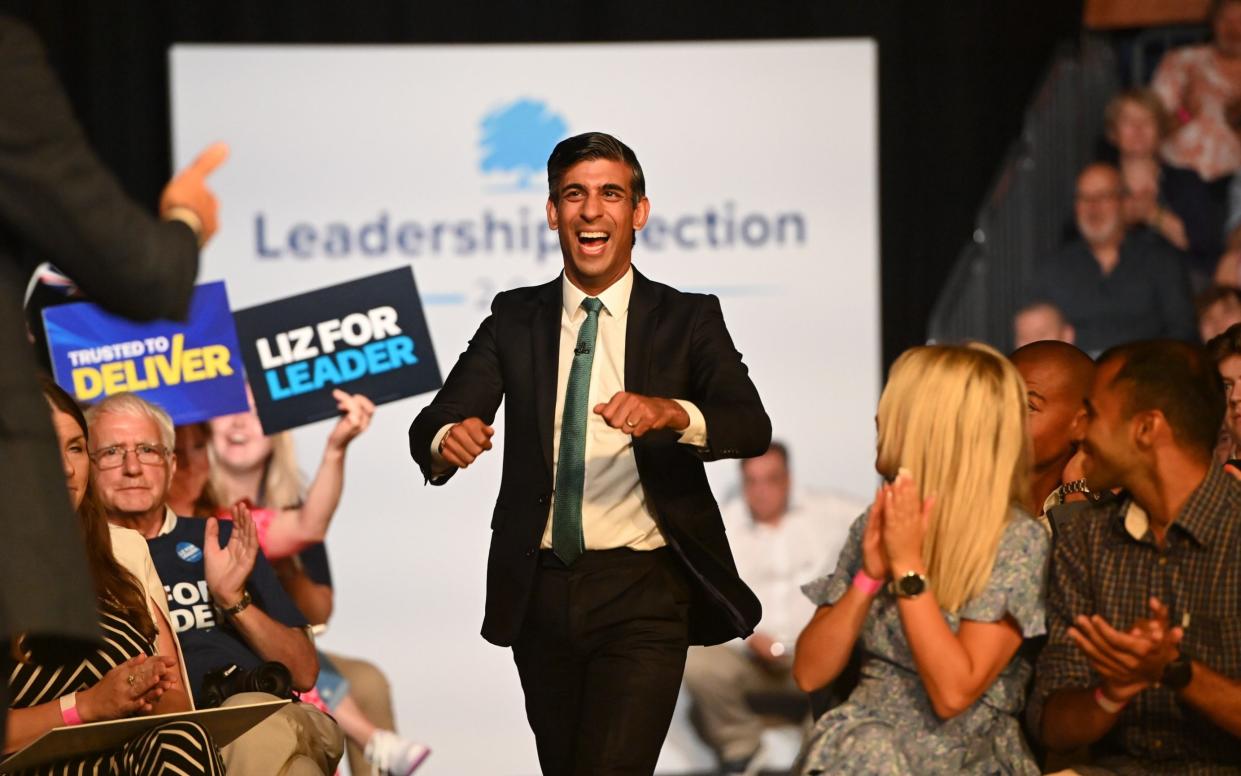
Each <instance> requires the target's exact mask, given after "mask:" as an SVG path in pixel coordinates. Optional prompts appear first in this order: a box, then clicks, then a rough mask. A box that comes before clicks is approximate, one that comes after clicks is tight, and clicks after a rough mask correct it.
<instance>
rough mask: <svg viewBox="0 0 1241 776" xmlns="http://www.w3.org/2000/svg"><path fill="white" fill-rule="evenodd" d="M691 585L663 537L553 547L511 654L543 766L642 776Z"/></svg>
mask: <svg viewBox="0 0 1241 776" xmlns="http://www.w3.org/2000/svg"><path fill="white" fill-rule="evenodd" d="M689 600H690V586H689V582H688V581H687V579H686V577H685V571H684V569H683V567H682V566H681V564H680V562H679V561H678V560H677V559H676V557H675V556H674V555H673V554H672V553H671V552H670V551H669V550H668V548H666V547H662V548H660V549H657V550H650V551H645V552H639V551H635V550H630V549H625V548H621V549H614V550H590V551H587V552H586V553H584V554H583V555H582V556H581V557H580V558H578V559H577V561H576V562H574V564H573V565H572V566H569V567H566V566H565V565H564V564H563V563H561V562H560V560H559V559H558V558H556V556H555V555H553V554H552V553H551V551H550V550H543V551H541V552H540V556H539V571H538V575H537V577H536V579H535V583H534V588H533V590H532V593H531V600H530V604H529V608H528V610H527V612H526V617H525V620H524V622H523V624H522V630H521V633H520V634H519V636H518V638H517V640H516V641H515V642H514V643H513V659H514V662H515V663H516V664H517V672H518V674H519V675H520V677H521V686H522V690H523V691H524V693H525V696H526V717H527V719H528V720H529V722H530V727H531V729H532V730H533V731H534V737H535V744H536V746H537V748H538V753H539V764H540V766H541V767H542V770H543V773H544V776H622V774H623V775H625V776H649V775H650V774H651V773H653V772H654V770H655V763H656V761H657V760H658V759H659V751H660V748H661V747H662V746H663V742H664V737H665V736H666V735H667V734H668V725H669V723H670V722H671V721H672V712H673V709H674V708H675V706H676V700H677V693H678V691H679V689H680V685H681V674H682V672H683V671H684V669H685V653H686V650H687V649H688V644H689V642H688V638H689V637H688V631H689V629H688V612H689Z"/></svg>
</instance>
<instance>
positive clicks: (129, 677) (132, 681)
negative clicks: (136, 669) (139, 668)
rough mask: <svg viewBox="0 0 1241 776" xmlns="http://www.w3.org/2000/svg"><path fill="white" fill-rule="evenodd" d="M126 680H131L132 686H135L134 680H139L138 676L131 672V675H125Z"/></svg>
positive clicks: (130, 684)
mask: <svg viewBox="0 0 1241 776" xmlns="http://www.w3.org/2000/svg"><path fill="white" fill-rule="evenodd" d="M125 681H127V682H129V686H130V687H133V686H134V682H136V681H138V677H136V676H134V675H133V674H130V675H129V676H127V677H125Z"/></svg>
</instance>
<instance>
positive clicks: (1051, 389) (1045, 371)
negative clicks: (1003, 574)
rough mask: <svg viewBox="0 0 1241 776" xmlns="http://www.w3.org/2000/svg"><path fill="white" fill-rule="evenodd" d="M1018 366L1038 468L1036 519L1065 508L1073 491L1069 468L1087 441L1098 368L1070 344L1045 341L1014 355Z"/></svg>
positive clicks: (1033, 490)
mask: <svg viewBox="0 0 1241 776" xmlns="http://www.w3.org/2000/svg"><path fill="white" fill-rule="evenodd" d="M1009 360H1010V361H1012V362H1013V366H1015V367H1017V371H1018V372H1020V373H1021V377H1022V379H1024V380H1025V381H1026V397H1027V400H1028V402H1027V408H1028V411H1029V417H1030V437H1031V439H1032V440H1033V442H1034V466H1033V472H1032V476H1031V478H1030V497H1029V505H1030V507H1031V509H1032V510H1033V513H1034V514H1035V515H1041V514H1043V513H1044V512H1045V511H1046V510H1047V509H1049V508H1051V507H1054V506H1056V505H1058V504H1060V503H1063V501H1064V497H1065V496H1066V495H1068V494H1066V493H1065V491H1066V490H1072V486H1071V485H1066V483H1065V478H1064V470H1065V467H1066V466H1068V465H1069V461H1070V460H1071V459H1072V458H1073V455H1074V454H1075V453H1076V452H1077V447H1078V445H1079V444H1080V443H1081V441H1082V439H1083V438H1084V437H1085V435H1086V396H1087V395H1088V394H1089V392H1090V383H1091V381H1092V380H1093V379H1094V362H1093V361H1091V360H1090V357H1089V356H1087V355H1086V354H1085V353H1083V352H1082V351H1081V350H1079V349H1078V348H1076V347H1074V346H1073V345H1070V344H1068V343H1067V342H1055V341H1052V340H1044V341H1041V342H1033V343H1030V344H1029V345H1025V346H1024V347H1021V348H1018V349H1017V350H1015V351H1013V354H1012V355H1011V356H1009Z"/></svg>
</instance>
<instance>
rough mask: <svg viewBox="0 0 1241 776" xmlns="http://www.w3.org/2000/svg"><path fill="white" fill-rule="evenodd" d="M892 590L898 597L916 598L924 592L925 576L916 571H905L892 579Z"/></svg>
mask: <svg viewBox="0 0 1241 776" xmlns="http://www.w3.org/2000/svg"><path fill="white" fill-rule="evenodd" d="M892 592H893V593H895V594H896V595H897V597H899V598H917V597H918V596H920V595H922V594H923V593H924V592H926V577H924V576H922V575H921V574H919V573H918V572H916V571H906V572H905V573H904V574H902V575H901V576H899V577H897V578H896V579H894V580H892Z"/></svg>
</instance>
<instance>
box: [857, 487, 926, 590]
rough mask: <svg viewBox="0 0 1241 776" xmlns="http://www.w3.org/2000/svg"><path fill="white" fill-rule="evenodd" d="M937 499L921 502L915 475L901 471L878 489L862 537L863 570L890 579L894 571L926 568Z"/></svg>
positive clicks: (922, 500) (874, 575) (875, 577)
mask: <svg viewBox="0 0 1241 776" xmlns="http://www.w3.org/2000/svg"><path fill="white" fill-rule="evenodd" d="M934 509H935V497H934V496H928V497H927V498H925V499H921V498H919V496H918V486H917V484H916V483H915V482H914V479H913V475H911V474H910V473H909V471H908V470H907V469H903V468H902V469H901V470H900V471H899V472H898V473H897V475H896V479H895V480H893V481H892V482H891V483H884V484H883V485H881V486H879V488H877V489H876V490H875V500H874V502H873V503H872V504H871V506H870V510H869V512H868V513H867V514H868V516H867V520H866V531H865V533H864V534H863V535H862V570H863V571H865V572H866V575H867V576H869V577H871V578H872V579H887V578H888V577H889V576H891V575H892V571H893V569H901V570H912V569H920V568H922V567H923V566H924V565H925V562H924V559H923V557H922V545H923V542H924V540H925V539H926V532H927V531H928V530H929V528H930V521H931V514H932V513H933V511H934Z"/></svg>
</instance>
